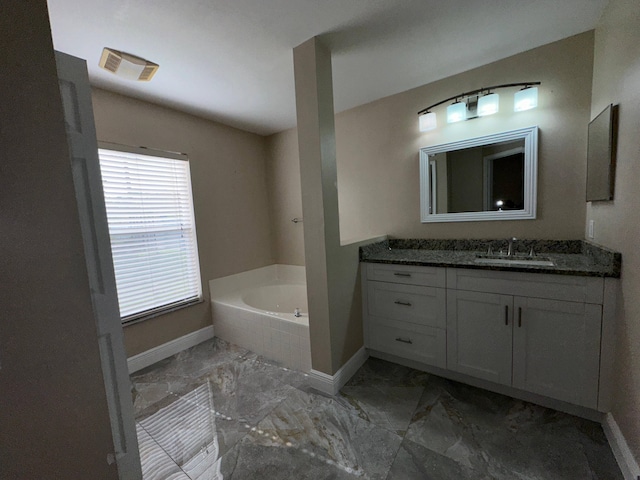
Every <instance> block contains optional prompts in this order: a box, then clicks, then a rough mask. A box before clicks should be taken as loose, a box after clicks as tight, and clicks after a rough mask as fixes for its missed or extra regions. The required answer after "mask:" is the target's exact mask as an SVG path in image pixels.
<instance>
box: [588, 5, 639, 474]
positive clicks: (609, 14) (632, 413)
mask: <svg viewBox="0 0 640 480" xmlns="http://www.w3.org/2000/svg"><path fill="white" fill-rule="evenodd" d="M609 103H613V104H619V105H620V112H619V113H620V117H619V132H618V156H617V158H618V161H617V169H616V184H615V194H614V200H613V201H612V202H594V203H589V204H587V214H586V218H587V220H592V219H593V220H595V241H596V242H597V243H599V244H602V245H605V246H607V247H610V248H613V249H615V250H618V251H620V252H622V281H621V285H622V298H621V299H620V302H619V312H618V316H619V323H618V327H619V329H618V340H617V365H616V372H617V375H616V379H615V381H614V383H613V384H614V385H615V387H616V391H615V393H614V407H613V415H614V418H615V419H616V421H617V423H618V424H619V425H620V428H621V429H622V432H623V434H624V436H625V437H626V440H627V442H628V444H629V446H630V447H631V451H632V452H634V453H635V457H636V461H639V462H640V297H639V296H638V293H639V292H640V251H639V248H638V246H639V241H640V216H639V214H638V209H639V208H640V193H639V192H640V141H639V140H638V132H640V109H639V108H638V105H640V9H639V8H638V3H637V1H635V0H612V1H611V2H610V3H609V5H608V6H607V8H606V10H605V12H604V14H603V17H602V19H601V20H600V23H599V25H598V27H597V28H596V36H595V58H594V76H593V102H592V108H591V117H592V118H594V117H595V116H596V115H597V114H598V113H600V112H601V111H602V110H603V109H604V108H605V107H606V106H607V105H608V104H609ZM587 225H588V222H587Z"/></svg>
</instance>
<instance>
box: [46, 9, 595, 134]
mask: <svg viewBox="0 0 640 480" xmlns="http://www.w3.org/2000/svg"><path fill="white" fill-rule="evenodd" d="M606 3H607V0H562V1H558V0H528V1H524V0H183V1H176V0H83V1H82V2H78V1H77V0H48V4H49V12H50V17H51V26H52V32H53V41H54V46H55V48H56V49H57V50H61V51H63V52H66V53H69V54H71V55H75V56H77V57H81V58H84V59H86V60H87V63H88V68H89V78H90V81H91V83H92V84H93V85H95V86H98V87H101V88H104V89H107V90H111V91H114V92H118V93H122V94H124V95H129V96H131V97H135V98H139V99H142V100H146V101H149V102H152V103H157V104H160V105H165V106H169V107H173V108H176V109H178V110H182V111H185V112H189V113H192V114H195V115H198V116H201V117H205V118H209V119H212V120H217V121H220V122H222V123H226V124H228V125H232V126H234V127H238V128H241V129H244V130H248V131H251V132H255V133H259V134H261V135H268V134H271V133H275V132H278V131H282V130H284V129H287V128H291V127H293V126H295V123H296V119H295V95H294V83H293V54H292V49H293V48H294V47H296V46H297V45H299V44H301V43H303V42H304V41H306V40H308V39H309V38H311V37H313V36H316V35H317V36H320V37H321V38H322V39H323V41H325V42H326V44H327V45H328V46H329V48H330V49H331V52H332V58H333V76H334V97H335V100H334V102H335V109H336V111H337V112H339V111H342V110H346V109H349V108H352V107H355V106H358V105H362V104H364V103H367V102H371V101H373V100H376V99H379V98H382V97H385V96H388V95H392V94H394V93H398V92H402V91H405V90H408V89H410V88H414V87H417V86H420V85H424V84H425V83H429V82H432V81H435V80H439V79H442V78H445V77H448V76H450V75H453V74H456V73H460V72H462V71H465V70H469V69H471V68H474V67H477V66H480V65H484V64H486V63H489V62H492V61H495V60H499V59H501V58H505V57H507V56H510V55H514V54H516V53H520V52H523V51H525V50H529V49H531V48H535V47H537V46H540V45H544V44H546V43H550V42H553V41H556V40H560V39H562V38H565V37H568V36H571V35H574V34H577V33H581V32H584V31H586V30H589V29H592V28H594V27H595V24H596V22H597V20H598V18H599V17H600V14H601V13H602V10H603V9H604V7H605V5H606ZM103 47H111V48H114V49H116V50H121V51H125V52H129V53H132V54H135V55H138V56H140V57H143V58H146V59H148V60H150V61H152V62H155V63H158V64H160V69H159V70H158V73H157V74H156V75H155V77H154V78H153V80H152V81H151V82H149V83H147V82H133V81H129V80H124V79H121V78H119V77H116V76H115V75H113V74H111V73H109V72H106V71H104V70H102V69H100V68H99V67H98V61H99V59H100V55H101V53H102V48H103ZM454 93H456V92H452V94H454ZM431 100H432V99H425V102H429V101H431Z"/></svg>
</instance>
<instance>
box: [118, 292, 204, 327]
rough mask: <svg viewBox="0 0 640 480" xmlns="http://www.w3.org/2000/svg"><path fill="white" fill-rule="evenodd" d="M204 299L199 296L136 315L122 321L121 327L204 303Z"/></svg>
mask: <svg viewBox="0 0 640 480" xmlns="http://www.w3.org/2000/svg"><path fill="white" fill-rule="evenodd" d="M204 302H205V300H204V298H199V299H196V300H192V301H190V302H185V303H181V304H179V305H174V306H171V307H167V308H166V309H162V310H156V311H154V312H152V313H149V314H147V315H144V316H141V317H137V318H133V319H131V320H127V321H124V322H122V328H126V327H130V326H131V325H136V324H137V323H140V322H144V321H146V320H150V319H152V318H156V317H160V316H162V315H166V314H167V313H172V312H176V311H178V310H182V309H183V308H188V307H192V306H194V305H199V304H201V303H204Z"/></svg>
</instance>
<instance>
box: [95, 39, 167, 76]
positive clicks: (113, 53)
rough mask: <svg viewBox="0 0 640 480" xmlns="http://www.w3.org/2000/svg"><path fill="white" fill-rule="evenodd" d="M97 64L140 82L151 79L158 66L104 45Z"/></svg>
mask: <svg viewBox="0 0 640 480" xmlns="http://www.w3.org/2000/svg"><path fill="white" fill-rule="evenodd" d="M99 65H100V66H101V67H102V68H104V69H105V70H107V71H109V72H111V73H114V74H116V75H118V76H119V77H122V78H126V79H128V80H138V81H141V82H148V81H149V80H151V79H152V78H153V76H154V75H155V74H156V72H157V71H158V68H160V66H159V65H158V64H157V63H153V62H150V61H148V60H145V59H144V58H140V57H136V56H135V55H131V54H129V53H124V52H120V51H118V50H114V49H112V48H106V47H105V48H104V49H102V57H100V64H99Z"/></svg>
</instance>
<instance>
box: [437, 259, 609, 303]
mask: <svg viewBox="0 0 640 480" xmlns="http://www.w3.org/2000/svg"><path fill="white" fill-rule="evenodd" d="M447 288H448V289H454V290H467V291H472V292H487V293H499V294H502V295H519V296H523V297H536V298H548V299H551V300H566V301H570V302H584V303H595V304H602V301H603V294H604V280H603V279H602V278H599V277H582V276H575V275H552V274H549V275H547V274H541V273H522V272H500V271H489V270H470V269H464V268H449V269H447Z"/></svg>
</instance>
